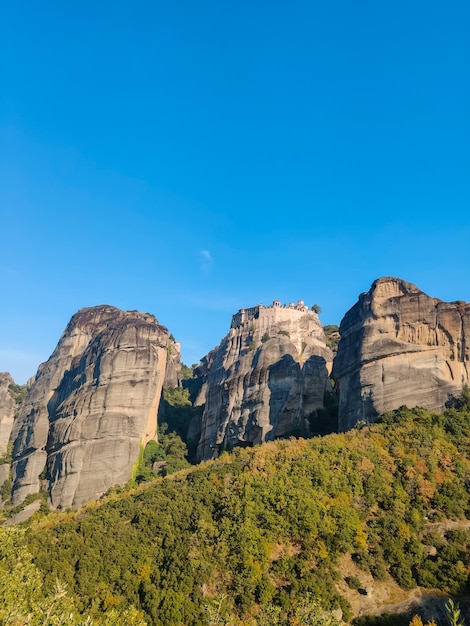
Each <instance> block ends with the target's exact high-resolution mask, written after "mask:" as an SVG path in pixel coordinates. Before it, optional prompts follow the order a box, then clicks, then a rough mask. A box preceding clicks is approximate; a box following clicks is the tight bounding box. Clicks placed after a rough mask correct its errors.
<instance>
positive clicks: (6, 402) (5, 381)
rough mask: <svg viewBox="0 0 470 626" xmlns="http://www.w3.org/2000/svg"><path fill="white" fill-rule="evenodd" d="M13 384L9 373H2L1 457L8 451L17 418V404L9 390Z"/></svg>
mask: <svg viewBox="0 0 470 626" xmlns="http://www.w3.org/2000/svg"><path fill="white" fill-rule="evenodd" d="M13 384H14V381H13V378H12V377H11V376H10V374H9V373H8V372H0V457H2V456H3V455H4V454H5V453H6V451H7V448H8V442H9V441H10V435H11V431H12V428H13V420H14V418H15V409H16V402H15V399H14V398H13V396H12V394H11V393H10V390H9V387H10V385H13Z"/></svg>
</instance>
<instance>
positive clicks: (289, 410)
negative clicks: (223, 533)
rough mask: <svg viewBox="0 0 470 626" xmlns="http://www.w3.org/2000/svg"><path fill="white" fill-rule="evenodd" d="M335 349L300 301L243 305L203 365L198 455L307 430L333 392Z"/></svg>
mask: <svg viewBox="0 0 470 626" xmlns="http://www.w3.org/2000/svg"><path fill="white" fill-rule="evenodd" d="M331 361H332V353H331V350H330V349H329V348H328V347H327V346H326V344H325V336H324V333H323V328H322V325H321V323H320V321H319V319H318V316H317V314H316V313H314V312H313V311H309V310H308V309H307V307H305V306H304V305H303V303H302V302H301V301H300V302H299V304H298V305H297V306H294V305H293V304H292V305H290V307H282V306H281V305H280V303H279V302H278V301H275V302H274V304H273V306H270V307H263V306H262V305H259V306H257V307H253V308H251V309H242V310H240V311H239V312H238V313H237V314H236V315H234V316H233V318H232V326H231V329H230V331H229V333H228V334H227V335H226V336H225V337H224V339H223V340H222V342H221V344H220V346H219V347H218V348H216V349H215V350H213V351H212V352H211V353H210V354H209V355H207V357H206V358H205V359H204V360H203V363H202V365H201V367H200V368H199V372H198V373H199V375H200V376H202V387H201V390H200V393H199V397H198V398H197V399H196V402H195V404H196V405H197V404H205V406H204V411H203V415H202V420H201V423H200V425H199V426H200V429H199V428H197V429H196V428H195V426H194V424H192V426H191V430H190V437H189V438H191V437H198V438H199V445H198V449H197V458H198V459H199V460H201V459H209V458H213V457H214V456H217V454H218V453H219V451H220V450H221V449H222V448H228V449H230V448H231V447H234V446H237V445H254V444H257V443H261V442H263V441H266V440H270V439H274V438H275V437H281V436H287V435H289V434H294V433H295V434H300V433H302V434H306V433H308V432H309V431H310V428H311V426H312V424H311V422H310V421H309V420H314V419H315V415H316V411H317V410H319V409H322V408H323V406H324V396H325V393H326V392H327V391H329V390H330V383H329V367H330V366H331Z"/></svg>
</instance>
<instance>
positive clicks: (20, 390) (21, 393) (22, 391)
mask: <svg viewBox="0 0 470 626" xmlns="http://www.w3.org/2000/svg"><path fill="white" fill-rule="evenodd" d="M27 389H28V387H27V385H17V384H16V383H10V384H9V385H8V393H9V394H10V396H11V397H12V398H13V399H14V400H15V402H16V404H17V406H18V407H20V406H21V405H22V404H23V400H24V399H25V396H26V391H27Z"/></svg>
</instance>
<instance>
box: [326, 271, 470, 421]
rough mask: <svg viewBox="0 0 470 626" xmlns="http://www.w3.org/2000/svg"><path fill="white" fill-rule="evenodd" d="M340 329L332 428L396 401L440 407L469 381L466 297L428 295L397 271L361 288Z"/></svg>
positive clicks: (469, 324)
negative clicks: (366, 288)
mask: <svg viewBox="0 0 470 626" xmlns="http://www.w3.org/2000/svg"><path fill="white" fill-rule="evenodd" d="M340 335H341V341H340V343H339V346H338V352H337V355H336V357H335V360H334V365H333V378H334V379H335V381H336V383H337V386H338V388H339V398H340V400H339V428H340V430H348V429H350V428H352V427H353V426H354V425H355V424H356V423H357V422H360V421H365V422H371V421H374V420H375V419H376V418H377V417H378V416H379V415H380V414H381V413H384V412H386V411H390V410H393V409H396V408H399V407H400V406H403V405H406V406H408V407H410V408H412V407H415V406H421V407H423V408H426V409H429V410H432V411H442V410H443V409H444V408H445V405H446V403H447V402H449V401H450V400H451V399H452V397H453V396H457V395H459V394H460V393H461V391H462V387H463V385H464V384H465V383H468V382H469V371H470V363H469V358H470V345H469V344H470V304H466V303H464V302H451V303H448V302H442V301H440V300H438V299H436V298H431V297H429V296H428V295H426V294H425V293H423V292H422V291H421V290H420V289H418V287H416V286H415V285H413V284H411V283H408V282H406V281H404V280H401V279H399V278H393V277H384V278H380V279H378V280H376V281H375V282H374V283H373V284H372V286H371V288H370V290H369V291H368V292H366V293H363V294H361V295H360V297H359V300H358V302H357V303H356V304H355V305H354V306H353V307H352V308H351V309H350V310H349V311H348V312H347V313H346V315H345V316H344V318H343V320H342V322H341V326H340Z"/></svg>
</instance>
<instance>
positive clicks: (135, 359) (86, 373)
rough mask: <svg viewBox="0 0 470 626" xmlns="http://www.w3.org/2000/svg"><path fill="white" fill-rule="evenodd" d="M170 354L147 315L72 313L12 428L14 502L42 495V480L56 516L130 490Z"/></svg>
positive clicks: (108, 310) (99, 310) (161, 331)
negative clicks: (121, 488)
mask: <svg viewBox="0 0 470 626" xmlns="http://www.w3.org/2000/svg"><path fill="white" fill-rule="evenodd" d="M175 352H178V350H177V348H176V347H175V344H174V342H172V341H171V340H170V338H169V333H168V330H167V329H166V328H165V327H164V326H161V325H160V324H159V323H158V322H157V320H156V319H155V318H154V316H152V315H150V314H144V313H139V312H137V311H128V312H124V311H121V310H119V309H116V308H115V307H111V306H107V305H102V306H97V307H91V308H85V309H82V310H80V311H79V312H78V313H76V314H75V315H74V316H73V317H72V319H71V321H70V323H69V324H68V326H67V328H66V329H65V331H64V333H63V335H62V337H61V338H60V341H59V343H58V345H57V347H56V349H55V350H54V352H53V354H52V356H51V357H50V358H49V360H48V361H47V362H46V363H43V364H42V365H41V366H40V367H39V369H38V372H37V374H36V377H35V380H34V382H33V383H32V385H31V387H30V389H29V391H28V393H27V396H26V398H25V401H24V402H23V405H22V407H21V409H20V413H19V416H18V419H17V421H16V423H15V427H14V432H13V439H14V441H15V447H14V454H13V464H12V470H13V481H14V482H13V489H12V502H13V503H14V504H18V503H20V502H22V501H23V500H24V499H25V497H26V496H27V495H28V494H30V493H35V492H37V491H39V489H40V480H41V478H43V479H46V480H47V481H48V488H49V495H50V503H51V505H52V506H53V507H54V508H56V507H59V508H67V507H71V508H78V507H80V506H82V505H83V504H85V503H86V502H88V501H89V500H93V499H96V498H99V497H100V496H101V495H102V494H103V493H104V492H106V491H107V490H108V489H109V487H111V486H113V485H116V484H120V485H123V484H124V483H125V482H127V481H128V480H129V479H130V478H131V474H132V467H133V466H134V464H135V463H136V462H137V459H138V456H139V451H140V446H141V444H143V445H145V443H147V441H149V439H151V438H153V437H154V435H155V432H156V427H157V423H156V420H157V409H158V404H159V401H160V396H161V391H162V385H163V381H164V379H165V378H167V379H172V380H173V379H174V377H175V375H176V374H175V372H176V364H175V363H176V360H177V357H176V356H175V354H174V353H175ZM168 353H173V358H172V371H171V372H170V373H169V374H168V372H167V361H168V360H167V355H168Z"/></svg>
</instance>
